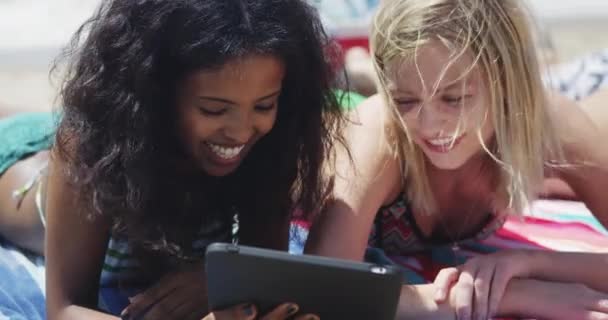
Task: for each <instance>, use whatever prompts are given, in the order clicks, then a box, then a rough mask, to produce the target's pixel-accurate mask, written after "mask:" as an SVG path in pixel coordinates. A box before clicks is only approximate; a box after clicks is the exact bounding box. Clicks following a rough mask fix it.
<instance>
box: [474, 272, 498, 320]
mask: <svg viewBox="0 0 608 320" xmlns="http://www.w3.org/2000/svg"><path fill="white" fill-rule="evenodd" d="M495 271H496V266H495V265H491V264H490V265H486V266H484V267H483V268H480V269H479V271H478V272H477V275H476V276H475V280H474V283H473V286H474V288H475V305H474V307H473V311H474V312H473V314H474V316H473V318H474V319H477V320H487V319H489V317H488V301H489V300H490V294H491V291H490V288H491V285H492V277H493V276H494V273H495Z"/></svg>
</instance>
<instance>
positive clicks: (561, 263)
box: [530, 251, 608, 293]
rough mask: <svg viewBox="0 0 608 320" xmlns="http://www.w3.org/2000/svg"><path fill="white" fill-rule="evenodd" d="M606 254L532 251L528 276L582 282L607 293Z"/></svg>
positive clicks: (607, 260) (607, 262) (607, 266)
mask: <svg viewBox="0 0 608 320" xmlns="http://www.w3.org/2000/svg"><path fill="white" fill-rule="evenodd" d="M606 270H608V254H606V253H579V252H547V251H539V252H535V251H532V252H531V253H530V277H531V278H536V279H543V280H551V281H557V282H570V283H579V284H583V285H585V286H587V287H589V288H592V289H595V290H597V291H601V292H605V293H608V272H606Z"/></svg>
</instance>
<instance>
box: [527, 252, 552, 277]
mask: <svg viewBox="0 0 608 320" xmlns="http://www.w3.org/2000/svg"><path fill="white" fill-rule="evenodd" d="M522 252H523V261H524V264H525V268H526V272H525V273H524V277H527V278H542V276H543V275H544V274H545V272H546V270H547V267H546V266H547V252H546V251H540V250H523V251H522Z"/></svg>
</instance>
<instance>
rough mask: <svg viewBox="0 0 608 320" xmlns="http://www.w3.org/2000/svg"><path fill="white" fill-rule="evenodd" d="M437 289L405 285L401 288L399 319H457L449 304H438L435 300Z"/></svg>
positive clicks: (427, 285)
mask: <svg viewBox="0 0 608 320" xmlns="http://www.w3.org/2000/svg"><path fill="white" fill-rule="evenodd" d="M434 294H435V287H434V285H432V284H424V285H404V286H403V287H402V288H401V296H400V298H399V306H398V308H397V317H396V318H397V319H417V320H434V319H445V320H450V319H454V320H455V319H456V314H455V313H454V309H453V308H452V306H451V305H450V304H449V303H443V304H437V303H436V302H435V300H434V299H433V296H434Z"/></svg>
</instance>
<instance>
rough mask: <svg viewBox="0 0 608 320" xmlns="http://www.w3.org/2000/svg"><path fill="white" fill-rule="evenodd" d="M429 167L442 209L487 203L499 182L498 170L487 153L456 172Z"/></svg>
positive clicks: (478, 155) (430, 178)
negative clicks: (449, 206)
mask: <svg viewBox="0 0 608 320" xmlns="http://www.w3.org/2000/svg"><path fill="white" fill-rule="evenodd" d="M427 168H428V176H429V182H430V184H431V188H432V190H434V191H435V197H436V200H437V203H438V204H439V207H442V204H444V205H449V204H453V203H454V201H466V200H469V201H475V202H478V201H482V202H486V200H489V198H491V197H493V195H494V194H495V192H496V188H497V185H498V181H499V175H498V174H499V168H498V167H497V164H496V163H495V161H494V160H493V159H492V158H491V157H490V156H488V155H487V154H486V153H485V152H484V151H481V152H480V153H478V154H477V155H475V156H473V157H472V158H471V159H469V160H468V161H467V162H466V163H465V164H464V165H462V166H461V167H459V168H457V169H453V170H444V169H439V168H437V167H435V166H433V165H432V164H431V163H427ZM458 199H460V200H458Z"/></svg>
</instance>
